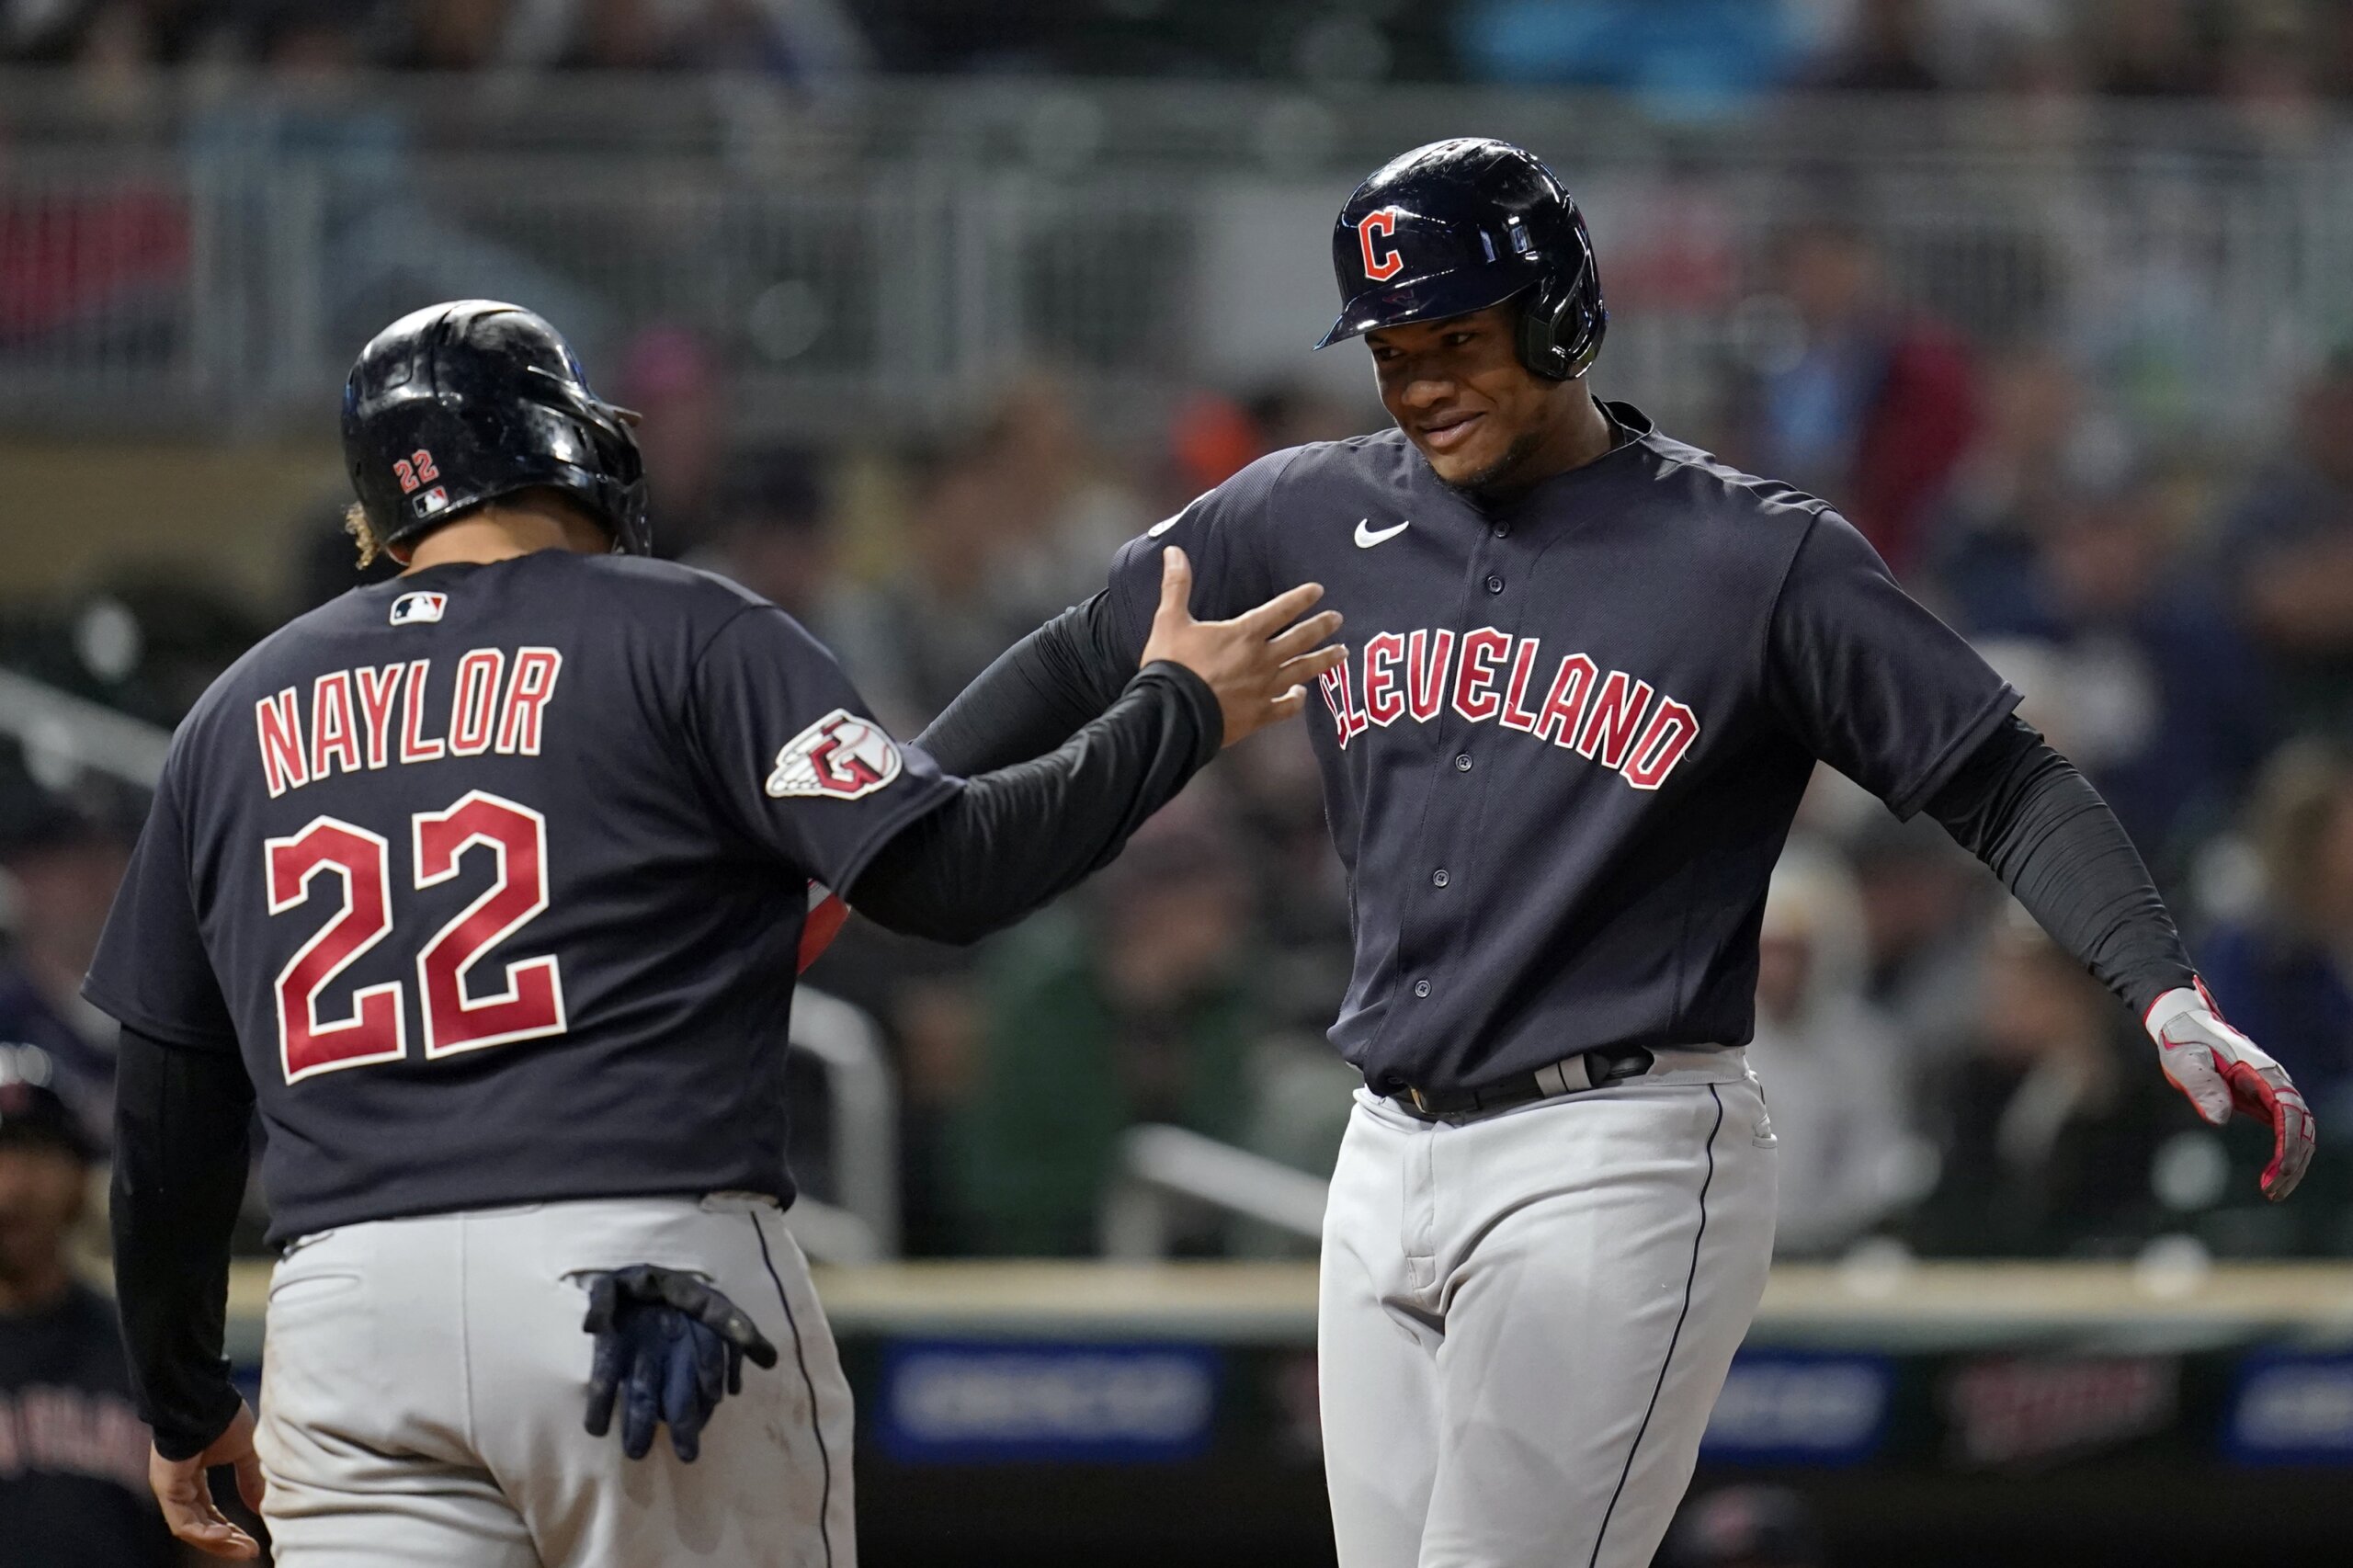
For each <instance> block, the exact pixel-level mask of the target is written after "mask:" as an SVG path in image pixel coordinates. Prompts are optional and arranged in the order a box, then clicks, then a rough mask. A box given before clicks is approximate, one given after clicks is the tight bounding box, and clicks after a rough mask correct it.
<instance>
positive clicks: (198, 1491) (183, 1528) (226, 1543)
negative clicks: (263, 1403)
mask: <svg viewBox="0 0 2353 1568" xmlns="http://www.w3.org/2000/svg"><path fill="white" fill-rule="evenodd" d="M222 1464H228V1465H234V1466H236V1467H237V1495H238V1496H240V1497H242V1498H244V1500H245V1506H246V1507H248V1508H251V1509H252V1510H253V1511H254V1512H255V1513H256V1514H258V1513H260V1512H261V1496H262V1488H263V1483H262V1477H261V1460H260V1459H259V1458H258V1457H257V1456H256V1454H255V1453H254V1408H253V1406H252V1405H250V1404H246V1403H242V1402H240V1403H239V1404H238V1405H237V1415H236V1418H235V1419H234V1420H233V1421H231V1422H230V1423H229V1426H228V1429H227V1430H226V1431H224V1432H222V1434H221V1435H220V1436H219V1437H215V1438H213V1439H212V1443H211V1446H210V1447H209V1448H207V1449H205V1450H204V1451H203V1452H202V1453H200V1454H199V1455H197V1456H196V1457H195V1458H194V1459H187V1460H167V1459H165V1457H164V1456H163V1455H161V1454H159V1453H156V1452H155V1451H153V1449H150V1450H148V1454H147V1484H148V1485H149V1486H150V1487H152V1488H153V1490H154V1493H155V1501H156V1502H158V1503H160V1504H162V1505H163V1507H164V1522H165V1524H167V1525H169V1526H171V1527H172V1533H173V1534H174V1535H176V1536H177V1537H178V1538H179V1539H180V1540H184V1541H186V1542H188V1545H190V1546H192V1547H194V1548H196V1549H197V1550H198V1551H201V1552H203V1553H204V1554H205V1555H206V1556H208V1557H234V1558H243V1559H250V1558H256V1557H259V1556H260V1555H261V1545H260V1543H259V1542H257V1541H256V1540H254V1538H253V1537H252V1536H249V1535H247V1534H246V1533H245V1532H244V1530H242V1529H240V1528H237V1526H236V1525H234V1524H233V1523H231V1522H230V1519H229V1516H228V1515H226V1514H224V1513H222V1511H221V1506H220V1505H219V1504H217V1503H215V1502H213V1500H212V1488H211V1486H210V1484H209V1483H208V1482H207V1479H206V1472H207V1471H210V1470H211V1469H212V1467H213V1466H215V1465H222Z"/></svg>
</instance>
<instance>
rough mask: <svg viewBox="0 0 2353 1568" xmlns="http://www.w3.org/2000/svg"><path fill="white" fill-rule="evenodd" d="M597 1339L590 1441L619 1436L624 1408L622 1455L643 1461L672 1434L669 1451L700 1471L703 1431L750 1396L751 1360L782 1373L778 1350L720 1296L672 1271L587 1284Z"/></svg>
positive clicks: (605, 1277)
mask: <svg viewBox="0 0 2353 1568" xmlns="http://www.w3.org/2000/svg"><path fill="white" fill-rule="evenodd" d="M585 1279H586V1283H587V1286H588V1315H587V1317H586V1319H585V1321H583V1322H582V1324H581V1325H580V1326H581V1327H582V1328H583V1329H585V1331H586V1332H588V1333H589V1334H592V1335H596V1338H597V1349H596V1355H595V1358H594V1359H593V1360H592V1362H591V1363H590V1366H589V1371H588V1415H587V1419H586V1421H585V1423H584V1425H585V1426H586V1427H587V1429H588V1435H589V1436H590V1437H603V1436H604V1435H605V1434H606V1433H607V1432H608V1431H610V1430H611V1429H612V1424H613V1406H614V1404H615V1403H616V1402H617V1401H618V1403H620V1411H621V1451H622V1452H624V1453H626V1454H628V1455H629V1457H630V1458H631V1459H633V1460H642V1459H643V1458H644V1457H645V1456H646V1455H647V1454H648V1453H650V1452H651V1451H652V1450H653V1448H654V1427H655V1426H663V1425H666V1426H668V1427H669V1428H670V1447H671V1448H672V1449H674V1450H675V1451H676V1453H677V1456H678V1458H679V1459H680V1460H684V1461H686V1462H687V1463H689V1464H691V1463H693V1462H694V1460H695V1456H696V1455H697V1454H699V1453H700V1452H701V1451H702V1429H703V1425H704V1423H706V1422H708V1421H709V1420H710V1414H711V1412H712V1411H714V1410H716V1409H718V1408H719V1402H720V1401H721V1400H722V1399H723V1398H725V1397H726V1396H727V1395H729V1394H731V1393H741V1392H744V1358H745V1357H747V1356H748V1357H750V1358H751V1359H752V1360H753V1362H754V1363H755V1364H756V1365H758V1366H760V1367H763V1368H767V1367H773V1366H775V1365H776V1360H777V1357H776V1346H773V1345H771V1344H769V1343H768V1342H767V1337H766V1336H765V1335H762V1334H761V1333H760V1331H759V1329H758V1328H757V1327H756V1326H755V1325H754V1324H753V1322H752V1320H751V1318H750V1317H749V1316H748V1315H747V1314H746V1313H745V1311H744V1309H743V1308H741V1307H739V1306H737V1305H736V1304H735V1303H734V1302H733V1301H729V1300H728V1299H727V1297H726V1295H725V1294H724V1293H723V1292H722V1291H721V1290H719V1289H718V1287H716V1286H714V1285H710V1284H708V1283H706V1282H705V1281H703V1280H701V1279H699V1278H696V1277H695V1276H693V1275H691V1274H688V1273H683V1272H681V1271H679V1270H677V1269H674V1268H660V1267H655V1266H654V1265H652V1264H643V1263H642V1264H637V1265H634V1266H632V1267H628V1268H616V1269H611V1270H608V1271H605V1272H602V1273H597V1274H591V1275H588V1276H586V1277H585Z"/></svg>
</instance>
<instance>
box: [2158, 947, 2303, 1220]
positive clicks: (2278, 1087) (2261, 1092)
mask: <svg viewBox="0 0 2353 1568" xmlns="http://www.w3.org/2000/svg"><path fill="white" fill-rule="evenodd" d="M2143 1022H2144V1023H2146V1025H2147V1026H2148V1030H2149V1036H2150V1038H2151V1039H2153V1040H2155V1041H2156V1042H2157V1056H2158V1059H2159V1060H2160V1061H2161V1062H2164V1063H2165V1076H2166V1077H2167V1078H2168V1079H2170V1080H2171V1081H2172V1083H2173V1086H2174V1087H2175V1088H2177V1089H2179V1090H2180V1091H2181V1092H2182V1094H2183V1095H2184V1096H2187V1097H2188V1100H2189V1103H2190V1104H2191V1105H2193V1106H2195V1107H2197V1108H2198V1114H2199V1115H2200V1116H2201V1117H2203V1118H2205V1119H2207V1120H2208V1121H2210V1122H2211V1123H2212V1124H2213V1125H2215V1126H2216V1127H2220V1126H2222V1124H2223V1123H2225V1122H2227V1121H2229V1120H2230V1119H2231V1113H2232V1112H2233V1111H2234V1110H2235V1111H2237V1112H2238V1113H2239V1114H2241V1115H2242V1116H2251V1117H2253V1118H2255V1119H2256V1120H2257V1121H2260V1122H2263V1123H2264V1124H2266V1125H2267V1126H2268V1127H2269V1128H2270V1129H2271V1140H2272V1143H2271V1163H2270V1164H2269V1165H2266V1166H2264V1167H2263V1196H2264V1197H2266V1198H2268V1199H2271V1201H2273V1202H2274V1203H2277V1202H2279V1200H2280V1199H2283V1198H2285V1197H2287V1196H2288V1195H2289V1194H2290V1193H2291V1192H2293V1191H2295V1190H2296V1184H2297V1183H2298V1182H2300V1181H2302V1180H2303V1179H2304V1167H2305V1166H2306V1165H2310V1164H2312V1159H2313V1113H2312V1110H2311V1108H2308V1107H2307V1106H2306V1105H2305V1104H2304V1096H2303V1095H2302V1093H2301V1092H2299V1091H2298V1089H2297V1088H2296V1085H2295V1084H2294V1083H2293V1082H2292V1081H2291V1080H2290V1078H2289V1076H2288V1074H2287V1070H2286V1069H2285V1068H2283V1067H2281V1066H2280V1065H2279V1063H2278V1062H2274V1061H2272V1060H2271V1058H2270V1057H2268V1056H2266V1055H2265V1054H2264V1053H2263V1052H2262V1051H2260V1050H2258V1049H2256V1043H2255V1041H2253V1040H2249V1039H2247V1038H2246V1036H2245V1035H2243V1034H2241V1033H2239V1031H2238V1030H2236V1029H2234V1028H2231V1026H2230V1025H2228V1024H2226V1023H2224V1022H2223V1021H2222V1014H2221V1013H2219V1012H2217V1011H2216V1010H2215V1007H2214V999H2213V997H2211V996H2210V995H2208V994H2206V986H2205V984H2204V983H2203V982H2200V983H2199V984H2198V986H2197V988H2196V989H2195V990H2192V989H2191V988H2189V987H2188V986H2176V987H2175V988H2174V989H2173V990H2171V991H2168V992H2166V993H2165V994H2164V995H2162V996H2160V997H2158V998H2157V999H2156V1000H2155V1001H2154V1002H2152V1003H2150V1004H2149V1015H2148V1017H2147V1018H2145V1019H2144V1020H2143Z"/></svg>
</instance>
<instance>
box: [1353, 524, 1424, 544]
mask: <svg viewBox="0 0 2353 1568" xmlns="http://www.w3.org/2000/svg"><path fill="white" fill-rule="evenodd" d="M1371 525H1372V519H1371V518H1370V517H1360V518H1358V520H1357V548H1358V550H1370V549H1371V548H1372V547H1373V546H1374V545H1376V544H1379V543H1380V542H1381V540H1388V539H1395V538H1396V537H1397V536H1398V535H1399V534H1401V533H1404V531H1405V530H1406V529H1407V528H1412V527H1413V526H1414V522H1413V519H1412V518H1410V517H1408V518H1407V519H1406V520H1405V521H1404V522H1402V523H1399V524H1398V525H1397V526H1396V527H1395V528H1382V529H1381V531H1379V532H1378V533H1376V532H1374V531H1373V528H1372V526H1371Z"/></svg>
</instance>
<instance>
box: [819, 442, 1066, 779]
mask: <svg viewBox="0 0 2353 1568" xmlns="http://www.w3.org/2000/svg"><path fill="white" fill-rule="evenodd" d="M914 466H915V468H916V470H917V479H916V486H915V502H914V506H913V507H912V508H911V510H910V512H909V515H908V517H907V521H906V528H905V530H904V535H903V536H902V538H901V540H899V550H898V552H897V557H896V560H895V562H894V563H893V564H894V570H893V571H892V573H891V574H889V575H888V576H886V577H885V578H884V579H883V580H882V581H881V582H879V583H876V584H874V585H872V586H871V587H870V588H866V589H863V590H860V591H858V592H856V593H853V594H850V595H847V596H846V597H845V599H844V602H843V604H842V606H841V614H840V617H839V619H836V620H835V622H834V623H833V632H834V637H833V639H832V647H833V649H834V652H835V655H836V656H837V657H839V658H840V660H841V662H842V667H843V668H844V669H846V670H847V671H848V672H849V676H850V678H851V680H853V681H854V682H856V683H857V685H858V690H859V692H860V693H861V694H862V695H863V696H864V697H865V698H866V699H867V701H868V702H869V703H870V704H871V705H872V707H873V709H874V711H875V713H876V715H877V716H878V717H880V718H881V720H882V722H883V723H884V724H885V725H886V726H887V727H888V728H889V729H890V730H891V731H892V733H895V734H903V735H912V734H914V733H915V732H916V731H918V730H920V729H922V728H923V726H924V725H925V724H926V723H927V722H930V720H931V718H932V716H933V715H935V714H937V713H938V711H939V710H941V709H942V708H944V707H946V706H947V705H948V702H949V699H951V698H953V697H954V696H955V695H956V694H957V693H958V692H960V691H961V690H963V689H964V687H965V686H966V685H968V684H969V683H970V682H971V681H972V677H973V676H976V675H979V674H980V673H981V671H983V670H984V669H986V668H987V667H988V666H989V664H990V662H991V661H992V660H994V659H995V657H996V656H997V655H998V654H999V653H1003V652H1004V651H1005V650H1006V647H1007V646H1008V645H1010V644H1011V643H1012V642H1014V641H1015V640H1016V639H1017V638H1019V637H1022V636H1025V635H1027V634H1028V633H1029V631H1031V630H1033V629H1034V628H1035V627H1036V626H1037V624H1038V621H1039V620H1040V619H1043V617H1042V616H1033V617H1029V618H1027V619H1025V618H1024V617H1022V616H1021V615H1019V614H1018V613H1008V612H1007V611H1006V609H1005V608H1004V601H1005V599H1006V597H1011V596H1006V595H1002V594H999V593H993V592H992V588H993V586H995V585H999V584H1001V583H1002V582H1003V581H1004V579H1005V577H1006V574H1007V573H1008V570H1009V568H1008V566H1007V564H1006V561H1007V556H1008V554H1009V552H1010V551H1011V549H1012V548H1013V546H1014V545H1015V544H1016V543H1017V541H1015V540H1007V539H1006V537H1005V536H1004V535H1003V533H1002V532H1000V531H999V528H998V527H997V522H998V517H999V512H998V507H997V492H996V490H995V483H994V472H993V471H994V467H995V464H994V460H993V459H992V458H991V457H990V455H989V454H988V453H987V452H986V451H985V450H984V449H983V448H982V446H981V444H980V443H978V442H977V441H968V442H966V443H965V444H964V445H963V446H961V447H957V448H951V449H948V450H946V451H941V452H935V453H931V454H927V455H926V456H925V457H924V458H922V459H920V460H917V462H916V463H915V465H914ZM1058 608H1059V607H1058ZM1049 613H1051V612H1049Z"/></svg>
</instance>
